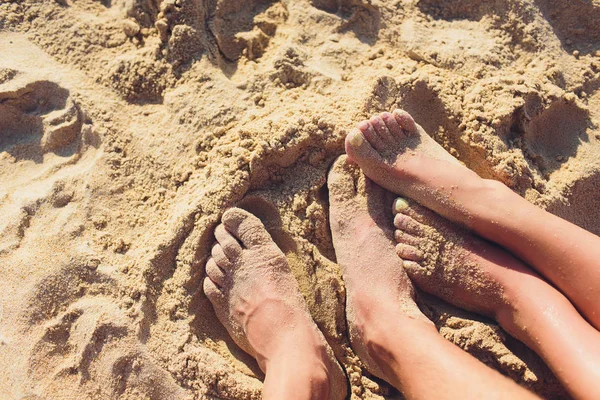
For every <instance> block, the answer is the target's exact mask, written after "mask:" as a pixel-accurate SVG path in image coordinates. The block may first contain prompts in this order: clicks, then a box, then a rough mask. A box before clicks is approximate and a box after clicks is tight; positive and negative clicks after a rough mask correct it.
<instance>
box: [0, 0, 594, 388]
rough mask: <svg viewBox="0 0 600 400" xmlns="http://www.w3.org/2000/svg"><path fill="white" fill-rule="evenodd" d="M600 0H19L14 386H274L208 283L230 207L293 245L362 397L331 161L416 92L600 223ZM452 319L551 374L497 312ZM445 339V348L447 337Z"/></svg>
mask: <svg viewBox="0 0 600 400" xmlns="http://www.w3.org/2000/svg"><path fill="white" fill-rule="evenodd" d="M599 19H600V3H598V1H597V0H590V1H572V2H564V1H558V0H508V1H500V0H493V1H473V0H451V1H444V2H438V1H433V0H395V1H377V0H312V1H310V0H293V1H292V0H281V1H274V0H248V1H236V0H212V1H208V0H162V1H161V0H112V1H110V0H55V1H44V2H40V1H36V0H21V1H13V0H4V1H2V2H0V54H1V57H0V215H1V216H2V218H0V265H2V266H3V267H2V268H0V292H1V293H2V294H1V295H0V369H1V370H2V371H3V374H2V376H1V377H0V397H2V398H7V399H9V398H29V399H34V398H40V399H46V398H47V399H53V398H78V399H84V398H107V399H108V398H110V399H112V398H114V399H117V398H118V399H124V398H131V399H138V398H151V399H163V398H164V399H166V398H169V399H171V398H177V399H179V398H182V399H183V398H214V397H218V398H224V399H255V398H259V396H260V389H261V378H262V376H261V373H260V371H259V369H258V367H257V365H256V363H255V362H254V361H253V360H252V359H251V358H250V357H249V356H248V355H246V354H244V353H243V352H242V351H241V350H240V349H238V348H237V347H236V346H235V345H234V344H233V342H232V341H231V339H230V338H229V337H228V335H227V332H226V331H225V329H224V328H223V327H222V326H221V325H220V324H219V323H218V321H217V319H216V317H215V315H214V313H213V311H212V308H211V306H210V303H209V302H208V301H207V299H206V297H205V296H204V294H203V293H202V291H201V285H200V282H201V280H202V279H203V277H204V271H203V268H204V262H205V260H206V257H207V255H208V253H209V251H210V246H211V243H212V240H213V238H212V229H213V228H214V226H215V225H216V223H217V221H218V220H219V218H220V216H221V214H222V213H223V211H224V210H225V209H227V208H228V207H230V206H233V205H239V206H241V207H244V208H246V209H249V210H251V211H253V212H255V213H256V214H257V215H259V216H260V217H261V218H262V219H263V220H264V221H265V222H266V223H267V225H268V227H269V229H270V231H271V233H272V235H273V236H274V238H275V239H276V241H277V242H278V244H279V245H280V246H281V247H282V248H283V249H284V251H285V253H286V255H287V257H288V259H289V261H290V264H291V266H292V268H293V270H294V273H295V275H296V278H297V279H298V282H299V283H300V286H301V288H302V291H303V293H304V295H305V297H306V299H307V301H308V304H309V308H310V310H311V312H312V314H313V316H314V318H315V320H316V321H317V324H318V325H319V327H320V328H321V329H322V331H323V333H324V334H325V336H326V337H327V339H328V341H329V342H330V343H331V346H332V348H333V349H334V351H335V352H336V354H337V356H338V358H339V359H340V360H341V361H342V363H343V365H344V367H345V368H346V370H347V372H348V376H349V379H350V382H351V385H352V393H354V395H355V396H356V398H381V397H382V396H383V397H386V396H387V397H389V396H393V391H392V390H391V389H390V388H389V386H387V385H386V384H385V383H382V382H379V381H376V380H374V379H372V378H371V377H369V376H368V374H367V373H366V372H365V371H364V370H363V368H362V367H361V364H360V361H359V360H358V359H357V357H356V356H355V355H354V353H353V352H352V350H351V348H350V346H349V342H348V338H347V332H346V325H345V321H344V286H343V282H342V280H341V277H340V271H339V268H338V266H337V264H336V263H335V255H334V252H333V248H332V244H331V235H330V232H329V228H328V199H327V191H326V186H325V184H326V181H325V179H326V173H327V169H328V166H329V165H330V164H331V162H332V160H333V159H334V158H335V157H336V156H338V155H339V154H341V153H342V152H343V138H344V135H345V133H346V132H347V130H348V129H350V128H351V127H352V126H353V125H354V124H355V123H356V122H358V121H359V120H361V119H363V118H366V117H369V116H371V115H372V114H374V113H377V112H380V111H385V110H390V109H392V108H395V107H400V108H404V109H406V110H407V111H409V112H411V113H412V114H413V115H414V116H415V119H416V120H417V122H419V123H420V124H421V125H423V127H424V128H425V129H426V130H427V131H428V132H429V133H430V134H431V135H432V136H433V137H434V138H435V139H436V140H437V141H438V142H439V143H441V144H442V145H443V146H444V147H445V148H446V149H447V150H448V151H450V152H451V153H452V154H453V155H455V156H456V157H457V158H458V159H459V160H461V161H462V162H463V163H465V164H466V165H467V166H469V167H470V168H472V169H474V170H475V171H477V172H478V173H479V174H481V175H482V176H484V177H488V178H494V179H499V180H501V181H503V182H505V183H506V184H508V185H509V186H510V187H512V188H513V189H514V190H515V191H517V192H518V193H520V194H521V195H523V196H524V197H526V198H527V199H528V200H530V201H532V202H534V203H536V204H538V205H540V206H542V207H545V208H547V209H549V210H551V211H552V212H554V213H556V214H558V215H560V216H562V217H564V218H566V219H568V220H570V221H573V222H574V223H576V224H578V225H580V226H583V227H584V228H586V229H588V230H590V231H592V232H594V233H596V234H600V196H598V193H599V189H600V130H598V126H597V124H598V120H599V118H600V91H599V90H598V89H599V87H600V73H599V72H600V52H599V51H600V45H599V43H600V26H599V25H598V23H597V21H598V20H599ZM422 306H423V308H424V309H425V310H426V311H427V312H428V314H429V316H430V317H431V318H432V319H433V320H434V321H435V322H436V324H437V325H438V327H439V329H440V332H441V333H442V334H443V335H444V336H445V337H446V338H448V339H449V340H451V341H453V342H454V343H456V344H458V345H459V346H461V347H462V348H464V349H465V350H467V351H469V352H470V353H471V354H473V355H474V356H476V357H477V358H479V359H480V360H482V361H484V362H485V363H487V364H488V365H491V366H492V367H494V368H497V369H498V370H500V371H502V372H503V373H504V374H506V375H509V376H510V377H512V378H513V379H515V380H516V381H518V382H519V383H521V384H523V385H525V386H527V387H530V388H532V389H533V390H535V391H537V392H538V393H540V394H542V395H544V396H547V397H551V398H560V397H564V396H565V395H564V392H563V391H562V389H561V388H560V386H559V385H558V384H557V382H556V380H555V378H554V377H553V376H552V374H551V373H550V372H549V371H548V368H547V367H546V366H545V365H544V364H543V363H542V362H541V361H540V360H539V358H537V356H535V355H534V354H532V353H531V351H529V350H528V349H527V348H525V346H523V345H522V344H520V343H518V342H516V341H515V340H514V339H511V338H510V337H509V336H508V335H507V334H505V333H504V332H503V331H502V330H501V329H499V328H498V327H497V326H496V325H495V324H494V323H492V322H490V321H487V320H484V319H482V318H480V317H477V316H475V315H473V314H469V313H466V312H463V311H460V310H458V309H456V308H453V307H451V306H449V305H447V304H444V303H442V302H440V301H438V300H435V299H432V298H424V302H423V304H422ZM432 356H433V355H432Z"/></svg>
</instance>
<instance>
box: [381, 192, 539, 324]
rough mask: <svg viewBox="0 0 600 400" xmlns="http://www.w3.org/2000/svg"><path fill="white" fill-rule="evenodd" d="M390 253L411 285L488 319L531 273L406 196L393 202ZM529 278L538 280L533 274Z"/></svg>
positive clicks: (504, 310)
mask: <svg viewBox="0 0 600 400" xmlns="http://www.w3.org/2000/svg"><path fill="white" fill-rule="evenodd" d="M393 207H394V211H395V212H396V213H397V214H396V215H395V217H394V226H395V227H396V231H395V233H394V236H395V239H396V242H397V243H398V244H397V245H396V253H397V254H398V256H399V257H400V258H401V259H402V260H403V267H404V269H405V271H406V272H407V273H408V276H409V277H410V278H411V280H412V281H413V282H414V283H415V285H416V286H417V287H419V288H420V289H422V290H423V291H425V292H428V293H430V294H433V295H435V296H438V297H440V298H442V299H444V300H446V301H448V302H449V303H452V304H454V305H456V306H458V307H461V308H464V309H467V310H470V311H474V312H478V313H480V314H484V315H487V316H490V317H493V318H502V317H503V316H504V315H508V314H509V313H510V311H511V309H512V308H514V307H517V306H518V305H517V304H514V302H513V301H512V300H513V299H516V298H518V297H522V296H519V293H518V292H519V290H521V288H522V286H521V283H522V282H523V278H524V277H527V280H531V278H532V277H534V276H536V275H535V273H534V272H533V271H532V270H530V269H529V268H527V267H526V266H525V265H523V264H522V263H521V262H520V261H519V260H517V259H516V258H515V257H513V256H512V255H511V254H510V253H508V252H506V251H505V250H504V249H501V248H499V247H497V246H496V245H494V244H492V243H489V242H487V241H485V240H483V239H481V238H479V237H477V236H474V235H473V234H472V233H471V232H469V231H467V230H465V229H463V228H461V227H459V226H457V225H455V224H453V223H451V222H449V221H448V220H446V219H444V218H443V217H440V216H439V215H437V214H435V213H434V212H432V211H431V210H428V209H426V208H425V207H422V206H420V205H419V204H417V203H416V202H414V201H412V200H406V199H403V198H398V199H396V200H395V201H394V206H393ZM534 280H538V279H537V278H534Z"/></svg>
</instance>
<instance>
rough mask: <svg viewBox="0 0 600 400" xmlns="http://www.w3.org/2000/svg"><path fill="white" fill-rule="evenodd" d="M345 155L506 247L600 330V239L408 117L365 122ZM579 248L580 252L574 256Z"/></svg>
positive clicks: (350, 140)
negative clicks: (468, 162) (476, 168)
mask: <svg viewBox="0 0 600 400" xmlns="http://www.w3.org/2000/svg"><path fill="white" fill-rule="evenodd" d="M346 151H347V153H348V155H349V157H350V158H351V159H352V160H354V161H356V162H357V163H358V165H359V166H360V167H361V168H362V169H363V171H364V172H365V174H366V175H367V176H368V177H370V178H371V179H373V180H374V181H375V182H377V183H378V184H380V185H381V186H383V187H385V188H386V189H388V190H390V191H392V192H394V193H398V194H402V195H403V196H405V197H409V198H412V199H414V200H416V201H418V202H419V203H421V204H422V205H424V206H426V207H428V208H430V209H431V210H434V211H435V212H436V213H438V214H440V215H442V216H444V217H446V218H448V219H450V220H452V221H454V222H458V223H461V224H463V225H466V226H468V227H470V228H471V229H473V230H474V231H475V232H477V233H478V234H479V235H481V236H483V237H485V238H487V239H488V240H491V241H494V242H496V243H498V244H500V245H502V246H503V247H506V248H507V249H509V250H510V251H511V252H513V253H514V254H515V255H517V256H518V257H519V258H521V259H522V260H524V261H525V262H527V263H528V264H530V265H531V266H532V267H533V268H535V269H536V271H538V272H539V273H540V274H542V275H543V276H544V277H546V278H547V279H548V280H550V281H551V282H552V283H553V284H554V285H556V286H557V287H558V288H559V289H560V290H561V291H562V292H563V293H564V294H565V295H566V296H567V297H568V298H569V299H570V300H571V301H572V302H573V303H574V304H575V306H576V307H577V308H578V309H579V311H580V312H581V313H582V314H583V315H584V316H585V317H586V318H587V319H588V320H589V321H590V322H591V323H592V324H593V325H594V326H595V327H596V328H598V329H600V305H599V303H598V302H597V301H596V299H597V298H599V297H600V268H599V267H598V266H599V265H600V264H599V263H598V261H597V260H599V259H600V238H598V237H597V236H595V235H593V234H591V233H590V232H587V231H585V230H584V229H581V228H579V227H577V226H575V225H573V224H571V223H569V222H567V221H565V220H563V219H561V218H558V217H556V216H554V215H552V214H550V213H548V212H546V211H544V210H542V209H540V208H538V207H536V206H534V205H532V204H531V203H529V202H528V201H527V200H525V199H523V198H522V197H520V196H519V195H517V194H515V193H514V192H512V191H511V190H510V189H509V188H508V187H506V186H505V185H503V184H502V183H500V182H497V181H492V180H487V179H482V178H480V177H479V176H478V175H477V174H475V173H474V172H473V171H471V170H469V169H468V168H466V167H464V166H463V165H461V164H460V163H459V162H458V161H457V160H456V159H454V158H453V157H452V156H451V155H450V154H448V153H447V152H446V151H445V150H444V149H443V148H442V147H441V146H440V145H438V144H437V143H436V142H435V141H434V140H433V139H432V138H431V137H429V136H428V135H427V133H425V131H423V128H421V127H420V126H419V125H417V124H416V123H415V122H414V120H413V119H412V117H411V116H410V115H409V114H407V113H406V112H404V111H399V110H396V111H394V113H393V114H390V113H383V114H381V116H378V117H373V118H371V119H370V120H369V121H363V122H362V123H360V124H359V126H358V129H355V130H354V131H352V132H351V133H350V134H349V135H348V137H347V138H346ZM574 249H577V251H573V250H574Z"/></svg>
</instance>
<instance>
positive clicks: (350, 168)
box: [327, 155, 358, 201]
mask: <svg viewBox="0 0 600 400" xmlns="http://www.w3.org/2000/svg"><path fill="white" fill-rule="evenodd" d="M357 173H358V168H356V166H354V165H352V164H350V162H349V160H348V157H347V156H346V155H341V156H339V157H338V158H337V159H336V160H335V162H334V163H333V165H332V166H331V169H330V170H329V174H328V175H327V189H329V197H330V199H331V200H334V201H341V200H344V199H347V198H349V197H354V195H355V194H356V184H355V181H356V174H357Z"/></svg>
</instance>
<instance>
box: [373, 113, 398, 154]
mask: <svg viewBox="0 0 600 400" xmlns="http://www.w3.org/2000/svg"><path fill="white" fill-rule="evenodd" d="M369 122H370V123H371V126H372V127H373V129H375V132H376V133H377V136H379V138H380V139H381V140H382V141H383V142H384V143H385V144H386V147H387V148H389V147H390V146H391V144H392V143H393V142H394V138H393V137H392V133H391V132H390V130H389V129H388V127H387V125H386V123H385V121H384V120H383V119H382V118H381V117H380V116H378V115H376V116H374V117H372V118H371V119H370V120H369Z"/></svg>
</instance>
